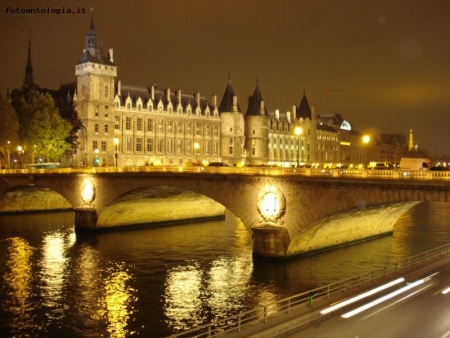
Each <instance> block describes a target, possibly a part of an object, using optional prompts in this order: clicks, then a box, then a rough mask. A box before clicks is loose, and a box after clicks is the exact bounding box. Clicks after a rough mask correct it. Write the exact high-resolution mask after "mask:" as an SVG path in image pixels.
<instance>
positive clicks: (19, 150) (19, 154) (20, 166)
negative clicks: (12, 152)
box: [17, 146, 23, 169]
mask: <svg viewBox="0 0 450 338" xmlns="http://www.w3.org/2000/svg"><path fill="white" fill-rule="evenodd" d="M22 150H23V148H22V146H17V153H18V155H17V156H18V158H19V169H21V168H22V160H21V156H22Z"/></svg>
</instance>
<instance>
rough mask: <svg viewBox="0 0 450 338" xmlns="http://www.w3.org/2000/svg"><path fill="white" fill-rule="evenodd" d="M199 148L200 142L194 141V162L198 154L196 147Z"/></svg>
mask: <svg viewBox="0 0 450 338" xmlns="http://www.w3.org/2000/svg"><path fill="white" fill-rule="evenodd" d="M199 148H200V144H199V143H198V142H195V143H194V149H195V163H197V156H198V149H199Z"/></svg>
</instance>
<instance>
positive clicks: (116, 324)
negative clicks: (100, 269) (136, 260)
mask: <svg viewBox="0 0 450 338" xmlns="http://www.w3.org/2000/svg"><path fill="white" fill-rule="evenodd" d="M106 276H107V277H106V279H105V285H104V300H103V303H104V305H103V306H102V308H104V309H105V314H106V317H107V321H108V327H107V331H108V333H109V336H110V337H125V336H127V335H128V334H134V333H135V332H132V331H129V330H128V328H127V325H128V321H129V320H130V317H131V316H132V315H133V314H134V312H135V308H134V303H135V302H136V301H137V297H136V296H135V292H136V290H134V289H133V288H132V287H130V286H129V285H127V282H128V281H129V280H130V279H131V278H132V276H131V275H130V273H129V272H128V271H126V268H125V264H122V263H121V264H116V265H115V266H112V267H109V268H108V269H107V270H106Z"/></svg>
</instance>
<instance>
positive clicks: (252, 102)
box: [245, 84, 268, 116]
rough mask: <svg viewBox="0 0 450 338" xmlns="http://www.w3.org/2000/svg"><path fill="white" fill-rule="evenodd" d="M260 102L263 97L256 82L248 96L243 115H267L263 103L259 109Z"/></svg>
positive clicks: (262, 100)
mask: <svg viewBox="0 0 450 338" xmlns="http://www.w3.org/2000/svg"><path fill="white" fill-rule="evenodd" d="M261 102H264V99H263V97H262V95H261V92H260V90H259V86H258V84H257V85H256V88H255V91H254V92H253V95H252V96H250V97H249V101H248V108H247V113H246V114H245V116H259V115H266V116H268V113H267V108H266V106H265V105H264V106H263V107H262V109H261Z"/></svg>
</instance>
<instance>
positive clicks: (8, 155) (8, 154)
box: [6, 141, 11, 169]
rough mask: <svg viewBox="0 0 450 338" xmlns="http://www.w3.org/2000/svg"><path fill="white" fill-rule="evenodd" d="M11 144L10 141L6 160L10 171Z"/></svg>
mask: <svg viewBox="0 0 450 338" xmlns="http://www.w3.org/2000/svg"><path fill="white" fill-rule="evenodd" d="M10 147H11V142H10V141H8V142H7V145H6V160H7V162H8V169H11V152H10Z"/></svg>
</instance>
